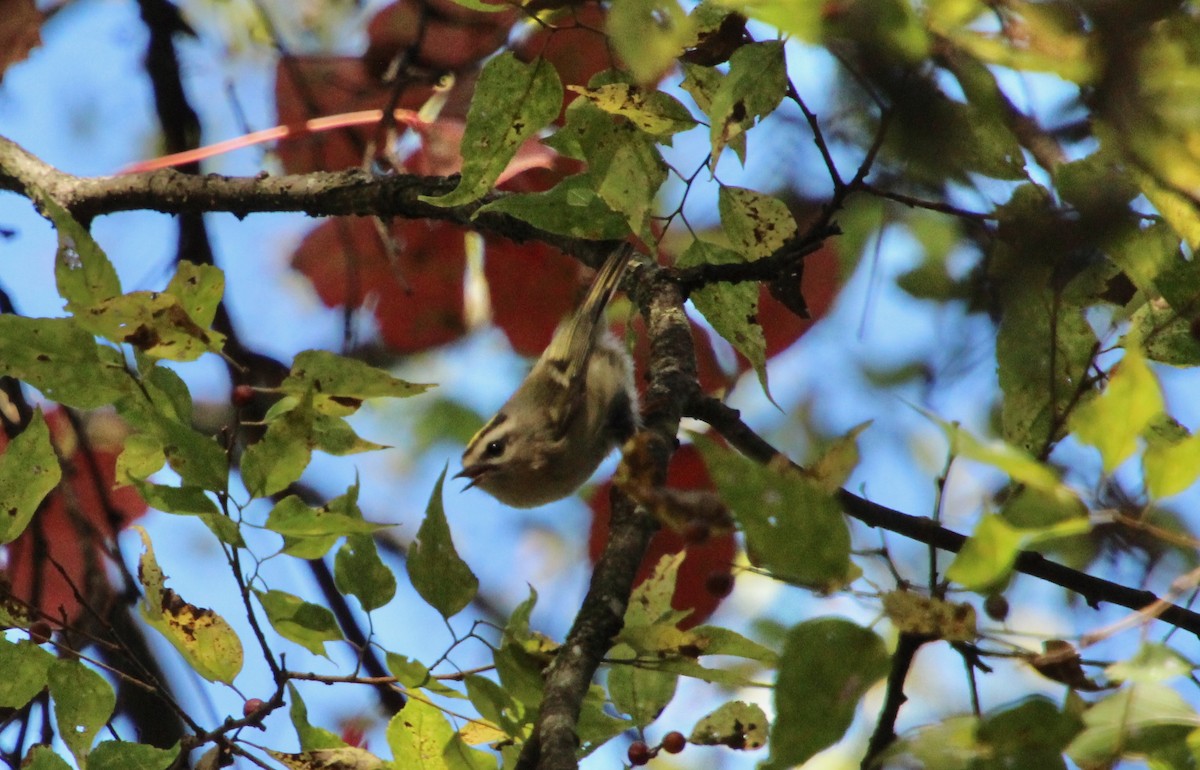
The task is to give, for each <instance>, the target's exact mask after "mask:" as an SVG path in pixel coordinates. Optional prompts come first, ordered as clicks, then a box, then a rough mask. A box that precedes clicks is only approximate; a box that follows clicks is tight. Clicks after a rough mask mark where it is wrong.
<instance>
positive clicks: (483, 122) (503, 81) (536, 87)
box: [421, 52, 563, 206]
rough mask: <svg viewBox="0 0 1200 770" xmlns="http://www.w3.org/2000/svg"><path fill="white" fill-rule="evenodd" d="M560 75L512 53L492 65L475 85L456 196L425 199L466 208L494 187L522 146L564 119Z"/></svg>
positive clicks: (540, 62) (543, 64)
mask: <svg viewBox="0 0 1200 770" xmlns="http://www.w3.org/2000/svg"><path fill="white" fill-rule="evenodd" d="M562 99H563V90H562V83H560V82H559V79H558V71H557V70H556V69H555V68H554V66H553V65H552V64H550V63H549V62H547V61H545V60H544V59H542V58H541V57H539V58H537V59H535V60H533V61H532V62H530V63H528V64H526V63H524V62H522V61H521V60H519V59H518V58H517V57H516V56H515V55H514V54H513V53H512V52H505V53H502V54H500V55H499V56H496V57H493V58H491V59H489V60H488V62H487V64H485V65H484V67H483V72H481V73H480V75H479V82H478V83H477V84H476V86H475V96H474V98H472V100H471V108H470V110H469V111H468V112H467V125H466V129H465V130H464V133H463V139H462V156H463V166H462V176H461V178H460V179H459V182H458V186H457V187H455V188H454V190H453V191H452V192H449V193H447V194H445V195H442V196H437V197H432V196H427V195H422V196H421V200H422V201H424V202H426V203H431V204H433V205H435V206H460V205H462V204H464V203H470V202H471V201H474V200H477V199H478V198H480V197H481V196H483V194H484V193H486V192H487V191H488V190H490V189H491V188H492V186H493V185H494V184H495V183H496V180H497V179H498V178H499V177H500V174H501V172H503V171H504V169H505V167H507V166H508V163H509V161H511V160H512V159H513V156H514V155H516V153H517V150H518V149H519V148H520V147H521V144H522V143H523V142H525V141H526V140H527V139H530V138H532V137H533V136H534V135H536V134H537V132H538V131H540V130H541V129H542V128H543V127H544V126H546V125H547V124H549V123H550V121H552V120H554V119H555V118H556V117H558V113H559V110H561V109H562Z"/></svg>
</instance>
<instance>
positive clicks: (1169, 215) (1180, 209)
mask: <svg viewBox="0 0 1200 770" xmlns="http://www.w3.org/2000/svg"><path fill="white" fill-rule="evenodd" d="M1126 172H1127V173H1128V174H1129V177H1130V178H1131V179H1132V180H1133V181H1134V182H1135V183H1136V184H1137V185H1138V187H1139V188H1140V189H1141V191H1142V193H1143V194H1144V195H1145V196H1146V198H1147V199H1148V200H1149V201H1150V202H1151V203H1153V204H1154V208H1155V209H1157V210H1158V211H1159V213H1161V214H1162V216H1163V219H1165V220H1166V221H1167V224H1169V225H1170V226H1171V229H1173V230H1174V231H1175V232H1176V233H1178V234H1179V237H1180V238H1182V239H1183V240H1185V241H1186V242H1187V244H1188V246H1190V247H1191V248H1192V250H1193V251H1195V250H1197V249H1200V210H1197V208H1196V204H1195V200H1194V199H1193V198H1192V197H1191V196H1188V195H1185V194H1183V193H1181V192H1178V191H1176V190H1173V189H1171V188H1170V187H1169V186H1166V185H1162V184H1160V183H1159V181H1158V179H1156V178H1155V176H1154V175H1153V174H1148V173H1146V172H1144V171H1142V170H1140V169H1139V168H1137V167H1130V168H1127V169H1126Z"/></svg>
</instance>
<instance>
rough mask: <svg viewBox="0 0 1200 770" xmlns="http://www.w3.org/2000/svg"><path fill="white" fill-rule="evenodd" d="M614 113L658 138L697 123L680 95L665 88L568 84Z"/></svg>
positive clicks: (667, 137)
mask: <svg viewBox="0 0 1200 770" xmlns="http://www.w3.org/2000/svg"><path fill="white" fill-rule="evenodd" d="M567 90H569V91H574V92H575V93H577V94H579V95H580V96H582V97H583V98H584V99H587V100H588V101H589V102H591V103H592V104H594V105H596V106H597V107H599V108H600V109H602V110H604V111H605V112H607V113H608V114H610V115H620V116H621V117H623V118H625V119H626V120H628V121H629V122H630V123H632V124H633V125H635V126H636V127H637V128H638V129H639V130H641V131H644V132H645V133H647V134H649V135H650V136H652V137H654V138H655V139H658V140H660V141H661V140H667V141H668V142H669V140H670V137H671V136H672V135H673V134H677V133H679V132H680V131H687V130H688V129H690V128H693V127H694V126H695V125H696V121H695V119H694V118H692V114H691V113H690V112H688V110H687V107H684V106H683V105H682V104H681V103H680V102H679V100H678V99H676V98H675V97H673V96H671V95H669V94H665V93H663V92H662V91H658V90H651V89H642V88H639V87H638V86H635V85H633V84H631V83H606V84H605V85H602V86H599V87H598V88H584V87H582V86H567Z"/></svg>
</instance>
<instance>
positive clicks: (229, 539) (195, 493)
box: [122, 446, 246, 548]
mask: <svg viewBox="0 0 1200 770" xmlns="http://www.w3.org/2000/svg"><path fill="white" fill-rule="evenodd" d="M126 449H128V446H126ZM123 456H124V455H122V457H123ZM131 483H132V485H133V487H134V488H135V489H137V491H138V494H139V495H140V496H141V498H142V499H143V500H145V501H146V504H147V505H149V506H150V507H151V508H154V509H157V510H160V511H162V512H164V513H171V514H175V515H178V516H195V517H196V518H198V519H200V521H202V522H204V526H206V527H208V529H209V531H211V532H212V533H213V534H214V535H216V536H217V538H218V539H219V540H220V541H221V542H223V543H227V544H229V545H232V546H235V547H237V548H245V547H246V542H245V540H243V539H242V533H241V530H240V529H238V523H237V522H236V521H234V520H233V519H231V518H229V517H228V516H226V515H225V514H223V513H221V512H220V511H218V510H217V506H216V504H215V503H214V502H213V501H212V499H210V498H209V497H208V495H207V494H206V493H205V491H204V490H203V489H200V488H199V487H169V486H165V485H161V484H150V483H148V482H145V481H138V480H136V479H132V480H131Z"/></svg>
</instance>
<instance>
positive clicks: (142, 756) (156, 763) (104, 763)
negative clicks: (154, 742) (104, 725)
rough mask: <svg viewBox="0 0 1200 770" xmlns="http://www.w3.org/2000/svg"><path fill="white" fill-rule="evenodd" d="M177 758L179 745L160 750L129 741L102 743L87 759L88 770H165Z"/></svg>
mask: <svg viewBox="0 0 1200 770" xmlns="http://www.w3.org/2000/svg"><path fill="white" fill-rule="evenodd" d="M178 756H179V744H175V746H173V747H172V748H169V749H160V748H157V747H155V746H148V745H146V744H144V743H132V742H130V741H104V742H102V743H100V744H99V745H98V746H96V748H95V749H93V750H92V754H91V756H89V757H88V768H89V769H90V770H167V768H168V767H170V766H171V765H172V764H173V763H174V762H175V759H176V758H177V757H178Z"/></svg>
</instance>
